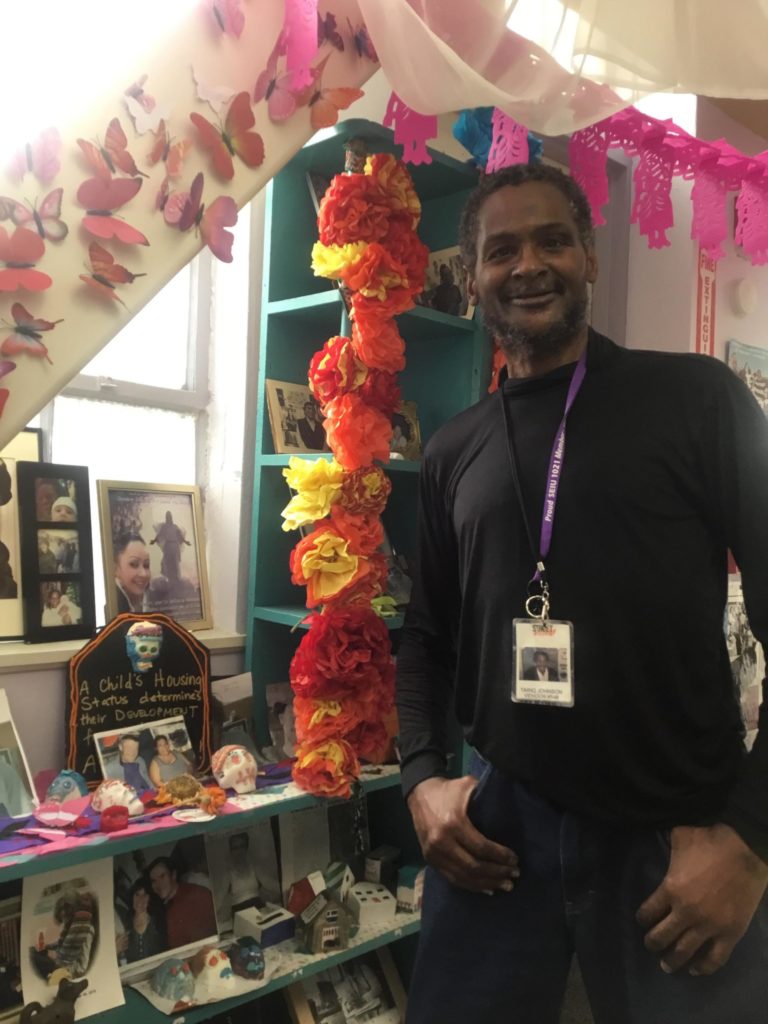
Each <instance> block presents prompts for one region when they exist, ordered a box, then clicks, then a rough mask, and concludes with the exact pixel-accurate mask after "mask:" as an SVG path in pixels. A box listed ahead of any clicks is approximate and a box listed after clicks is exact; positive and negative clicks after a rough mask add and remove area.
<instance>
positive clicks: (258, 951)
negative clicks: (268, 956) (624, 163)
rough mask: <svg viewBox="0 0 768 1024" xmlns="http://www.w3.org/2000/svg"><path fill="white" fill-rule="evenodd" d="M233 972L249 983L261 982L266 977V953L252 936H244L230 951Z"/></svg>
mask: <svg viewBox="0 0 768 1024" xmlns="http://www.w3.org/2000/svg"><path fill="white" fill-rule="evenodd" d="M229 959H230V962H231V964H232V970H233V971H234V972H235V974H237V975H239V976H240V977H241V978H247V979H248V981H259V980H260V979H261V978H263V977H264V952H263V950H262V948H261V946H260V945H259V943H258V942H257V941H256V939H254V938H252V936H250V935H243V936H242V937H241V938H239V939H238V940H237V942H235V944H234V946H232V947H231V948H230V950H229Z"/></svg>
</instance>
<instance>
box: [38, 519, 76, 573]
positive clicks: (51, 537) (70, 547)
mask: <svg viewBox="0 0 768 1024" xmlns="http://www.w3.org/2000/svg"><path fill="white" fill-rule="evenodd" d="M37 559H38V561H37V564H38V569H39V570H40V575H41V576H46V575H49V576H50V575H54V574H57V573H58V574H60V575H61V574H63V573H77V572H79V571H80V535H79V533H78V531H77V530H38V531H37Z"/></svg>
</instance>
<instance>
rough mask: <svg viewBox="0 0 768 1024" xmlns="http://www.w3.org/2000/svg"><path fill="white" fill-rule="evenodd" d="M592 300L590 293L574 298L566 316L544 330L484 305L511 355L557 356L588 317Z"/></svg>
mask: <svg viewBox="0 0 768 1024" xmlns="http://www.w3.org/2000/svg"><path fill="white" fill-rule="evenodd" d="M588 305H589V300H588V297H587V296H586V295H584V296H582V297H581V298H578V299H574V300H573V301H572V302H571V303H570V305H569V306H568V307H567V308H566V310H565V312H564V314H563V316H562V317H561V318H560V319H559V320H557V321H555V322H554V323H551V324H550V325H549V326H548V327H545V328H544V329H543V330H528V329H527V328H525V327H519V326H515V325H514V324H510V323H509V322H508V321H507V320H503V319H502V318H501V317H497V316H495V315H494V314H493V313H490V312H488V311H486V310H485V309H483V319H484V321H485V325H486V327H487V328H488V330H489V331H490V333H491V336H492V337H493V338H495V339H496V341H497V342H498V344H499V346H500V347H501V349H502V351H503V352H504V353H505V354H507V355H513V356H525V357H527V358H530V357H531V356H536V357H539V358H540V357H542V356H557V355H559V354H560V353H561V352H562V351H564V349H566V348H567V347H568V346H569V345H570V344H571V342H572V341H573V340H574V338H575V337H576V335H577V334H578V333H579V331H580V330H581V329H582V328H583V327H584V324H585V323H586V321H587V308H588Z"/></svg>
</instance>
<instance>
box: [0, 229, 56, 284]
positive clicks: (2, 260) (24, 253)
mask: <svg viewBox="0 0 768 1024" xmlns="http://www.w3.org/2000/svg"><path fill="white" fill-rule="evenodd" d="M44 252H45V243H44V242H43V240H42V238H41V237H40V235H38V233H37V232H36V231H29V230H28V229H27V228H16V229H15V230H14V231H13V233H12V234H9V233H8V232H7V231H6V230H5V228H4V227H0V292H15V291H18V290H22V291H28V292H43V291H45V289H46V288H50V287H51V285H52V284H53V281H52V280H51V278H50V277H49V276H48V275H47V274H44V273H43V272H42V271H41V270H36V269H35V264H36V263H37V261H38V260H39V259H40V257H41V256H42V255H43V253H44Z"/></svg>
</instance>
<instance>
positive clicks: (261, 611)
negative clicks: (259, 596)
mask: <svg viewBox="0 0 768 1024" xmlns="http://www.w3.org/2000/svg"><path fill="white" fill-rule="evenodd" d="M310 614H311V611H310V609H309V608H305V607H304V606H303V605H256V606H255V607H254V609H253V617H254V619H261V620H262V621H264V622H276V623H277V624H278V625H280V626H291V627H292V628H294V629H295V628H296V627H298V628H299V629H307V628H308V627H307V626H306V625H304V623H303V620H304V619H306V618H307V616H308V615H310ZM383 621H384V622H385V623H386V624H387V629H400V627H401V626H402V625H403V616H402V615H393V616H391V617H389V618H385V619H384V620H383Z"/></svg>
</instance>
